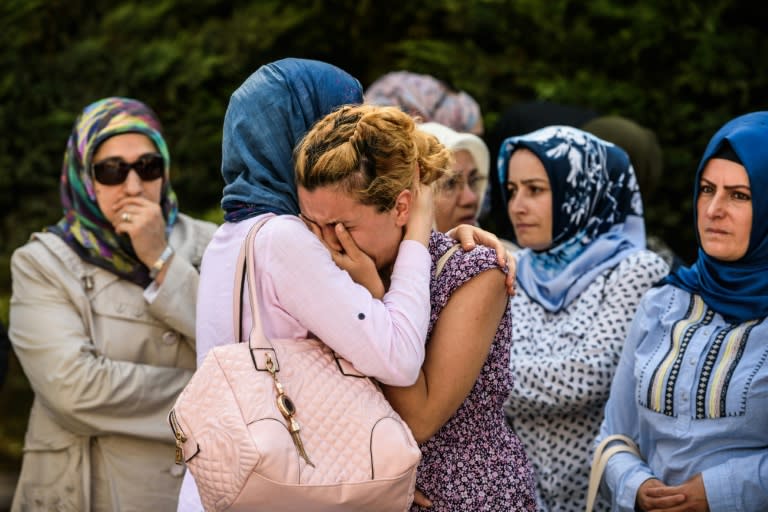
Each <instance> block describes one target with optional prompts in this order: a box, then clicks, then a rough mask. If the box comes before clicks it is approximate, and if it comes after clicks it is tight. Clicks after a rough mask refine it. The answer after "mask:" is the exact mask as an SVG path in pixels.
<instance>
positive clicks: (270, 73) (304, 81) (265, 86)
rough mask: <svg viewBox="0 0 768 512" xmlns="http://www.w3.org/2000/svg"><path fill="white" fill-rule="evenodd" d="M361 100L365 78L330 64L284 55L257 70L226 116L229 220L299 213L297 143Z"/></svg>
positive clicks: (223, 170) (224, 205)
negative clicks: (361, 79) (324, 120)
mask: <svg viewBox="0 0 768 512" xmlns="http://www.w3.org/2000/svg"><path fill="white" fill-rule="evenodd" d="M362 101H363V89H362V86H361V85H360V82H358V81H357V79H355V78H354V77H352V76H351V75H349V74H348V73H346V72H345V71H342V70H341V69H339V68H337V67H335V66H332V65H331V64H326V63H324V62H319V61H314V60H304V59H283V60H278V61H276V62H273V63H271V64H266V65H264V66H261V67H260V68H259V69H258V70H256V72H255V73H253V74H252V75H251V76H250V77H248V79H247V80H246V81H245V82H244V83H243V84H242V85H241V86H240V87H239V88H238V89H237V90H236V91H235V92H234V93H233V94H232V97H231V98H230V100H229V106H228V107H227V113H226V115H225V117H224V135H223V142H222V163H221V174H222V175H223V176H224V182H225V183H226V185H225V186H224V197H223V199H222V201H221V206H222V208H223V209H224V211H225V212H226V214H225V217H224V218H225V220H227V221H229V222H237V221H241V220H243V219H247V218H248V217H252V216H255V215H259V214H262V213H267V212H272V213H276V214H278V215H281V214H291V215H297V214H298V213H299V203H298V198H297V194H296V181H295V178H294V170H293V158H292V156H293V149H294V147H295V146H296V145H297V144H298V143H299V141H300V140H301V138H302V137H303V136H304V134H305V133H306V132H307V131H308V130H309V129H310V128H311V127H312V125H313V124H314V123H315V121H317V120H319V119H320V118H322V117H324V116H325V115H327V114H329V113H330V112H332V111H333V110H335V109H336V108H338V107H340V106H341V105H346V104H350V103H354V104H359V103H362Z"/></svg>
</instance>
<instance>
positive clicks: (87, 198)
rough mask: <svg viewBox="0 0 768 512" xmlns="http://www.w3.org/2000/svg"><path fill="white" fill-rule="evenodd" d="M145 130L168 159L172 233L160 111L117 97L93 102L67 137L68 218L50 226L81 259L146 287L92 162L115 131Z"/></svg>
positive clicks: (64, 185) (64, 194)
mask: <svg viewBox="0 0 768 512" xmlns="http://www.w3.org/2000/svg"><path fill="white" fill-rule="evenodd" d="M122 133H141V134H144V135H146V136H147V137H149V139H150V140H152V142H153V143H154V144H155V146H156V147H157V150H158V152H159V153H160V154H161V155H162V156H163V160H164V161H165V175H164V176H163V187H162V191H161V196H160V197H161V199H160V206H161V209H162V211H163V216H164V217H165V222H166V236H168V235H170V232H171V230H172V228H173V226H174V224H175V223H176V219H177V217H178V204H177V201H176V194H175V193H174V192H173V189H172V188H171V182H170V174H169V173H170V162H171V160H170V155H169V153H168V147H167V146H166V143H165V140H164V139H163V136H162V133H161V126H160V121H159V120H158V118H157V115H156V114H155V113H154V112H153V111H152V109H150V108H149V107H148V106H147V105H145V104H144V103H142V102H140V101H137V100H134V99H131V98H120V97H111V98H104V99H102V100H99V101H96V102H94V103H91V104H90V105H88V106H87V107H85V109H84V110H83V112H82V113H81V114H80V115H79V116H78V118H77V120H76V121H75V125H74V127H73V129H72V133H71V135H70V136H69V140H68V141H67V149H66V153H65V155H64V164H63V166H62V169H61V183H60V195H61V204H62V207H63V209H64V217H63V218H62V219H61V220H60V221H59V222H58V223H57V224H55V225H53V226H49V227H48V228H47V229H48V231H51V232H53V233H55V234H57V235H58V236H60V237H61V238H62V239H63V240H64V241H65V242H66V243H67V245H69V246H70V247H72V249H74V250H75V252H77V253H78V254H79V255H80V257H81V258H83V259H84V260H85V261H88V262H90V263H92V264H94V265H96V266H99V267H101V268H103V269H106V270H108V271H110V272H112V273H114V274H116V275H118V276H120V277H122V278H123V279H127V280H129V281H132V282H134V283H136V284H138V285H139V286H142V287H146V286H147V285H148V284H149V283H150V282H151V281H152V280H151V279H150V277H149V270H148V269H147V267H146V266H145V265H144V264H143V263H142V262H141V261H139V259H138V258H137V257H136V253H135V252H134V250H133V247H132V245H131V240H130V238H129V237H128V236H127V235H118V234H117V233H115V230H114V228H113V226H112V224H111V223H110V222H109V221H108V220H107V218H106V217H105V216H104V214H103V213H102V211H101V209H100V208H99V205H98V203H97V201H96V193H95V191H94V184H93V176H92V174H91V165H92V164H93V161H92V159H93V155H94V154H95V153H96V150H97V149H98V147H99V144H101V143H102V142H104V141H105V140H106V139H108V138H109V137H112V136H113V135H119V134H122Z"/></svg>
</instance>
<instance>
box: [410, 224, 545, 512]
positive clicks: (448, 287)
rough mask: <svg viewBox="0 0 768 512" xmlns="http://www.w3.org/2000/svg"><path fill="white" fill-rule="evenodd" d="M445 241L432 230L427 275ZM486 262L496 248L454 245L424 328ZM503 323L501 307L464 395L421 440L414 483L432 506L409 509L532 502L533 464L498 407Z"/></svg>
mask: <svg viewBox="0 0 768 512" xmlns="http://www.w3.org/2000/svg"><path fill="white" fill-rule="evenodd" d="M453 243H454V242H453V240H451V239H449V238H448V237H446V236H445V235H442V234H439V233H433V234H432V238H431V240H430V243H429V252H430V254H431V255H432V271H433V272H432V273H433V276H434V270H435V264H436V262H437V260H438V259H439V258H440V256H442V255H443V254H444V253H445V252H446V251H447V250H448V249H449V248H450V247H451V245H453ZM491 268H497V264H496V254H495V252H494V251H493V250H492V249H488V248H485V247H477V248H476V249H474V250H472V251H471V252H463V251H461V250H459V251H456V252H455V253H454V254H453V255H452V256H451V257H450V259H449V260H448V261H447V263H446V264H445V267H443V270H442V272H441V274H440V276H439V277H438V278H437V280H435V278H434V277H433V278H432V286H431V289H432V313H431V318H430V325H429V334H430V335H431V333H432V329H434V326H435V322H436V320H437V317H438V316H439V315H440V311H442V309H443V307H445V304H446V303H447V302H448V299H449V298H450V296H451V294H452V293H453V292H454V291H455V290H456V289H458V288H459V287H460V286H461V285H462V284H464V283H465V282H466V281H468V280H469V279H470V278H472V277H473V276H475V275H477V274H479V273H480V272H482V271H484V270H487V269H491ZM511 330H512V317H511V314H510V311H509V309H507V312H506V314H505V315H504V318H503V319H502V321H501V324H500V325H499V329H498V330H497V331H496V337H495V338H494V340H493V344H492V346H491V350H490V353H489V354H488V359H487V361H486V362H485V365H484V366H483V369H482V370H481V372H480V376H479V377H478V379H477V382H475V385H474V387H473V388H472V391H471V392H470V394H469V396H468V397H467V399H466V400H464V403H463V404H461V406H460V407H459V409H458V410H457V411H456V413H455V414H454V415H453V417H451V419H450V420H448V422H447V423H446V424H445V425H443V427H442V428H441V429H440V430H439V431H438V432H437V433H436V434H435V435H434V436H433V437H432V438H431V439H430V440H428V441H427V442H425V443H424V444H422V445H421V452H422V460H421V464H420V465H419V469H418V472H417V477H416V487H417V488H418V489H420V490H421V491H422V492H423V493H424V494H425V495H426V496H427V497H429V499H430V500H432V503H433V507H432V508H431V509H423V508H421V507H418V506H416V505H414V506H413V507H411V510H412V511H425V512H426V511H428V510H429V511H432V512H440V511H456V512H463V511H469V510H472V511H480V510H488V511H496V510H504V511H512V510H526V511H527V510H535V509H536V498H535V491H534V486H535V484H534V476H533V469H532V467H531V464H530V462H529V461H528V457H527V456H526V454H525V451H524V449H523V445H522V443H521V442H520V440H519V439H518V438H517V436H516V435H515V433H514V432H513V431H512V429H510V427H509V426H508V425H507V423H506V421H505V419H504V411H503V409H502V406H503V404H504V400H505V399H506V398H507V395H508V393H509V390H510V389H511V388H512V377H511V376H510V373H509V347H510V340H511V333H512V331H511ZM469 342H471V341H468V343H469Z"/></svg>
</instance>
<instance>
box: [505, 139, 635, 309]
mask: <svg viewBox="0 0 768 512" xmlns="http://www.w3.org/2000/svg"><path fill="white" fill-rule="evenodd" d="M519 148H526V149H529V150H530V151H532V152H533V153H534V154H535V155H536V156H537V157H538V158H539V160H541V163H542V164H543V165H544V169H545V170H546V171H547V176H548V177H549V183H550V187H551V189H552V210H553V211H552V245H551V246H550V247H549V249H546V250H544V251H533V250H531V249H525V250H523V251H521V253H520V255H519V257H518V263H517V281H518V282H519V283H520V286H521V288H522V289H523V290H524V291H525V292H526V293H527V294H528V296H529V297H531V299H533V300H534V301H536V302H538V303H539V304H541V305H542V306H543V307H544V308H545V309H547V310H548V311H552V312H557V311H560V310H561V309H563V308H565V307H566V306H568V304H570V303H571V302H572V301H573V299H575V298H576V297H578V296H579V294H581V292H582V291H584V289H585V288H586V287H587V286H589V285H590V284H591V283H592V281H593V280H594V279H595V278H596V277H597V276H598V275H599V274H600V273H601V272H603V271H604V270H606V269H608V268H612V267H614V266H616V265H617V264H618V263H619V262H620V261H621V260H623V259H624V258H626V257H627V256H628V255H629V254H630V253H632V252H635V251H637V250H640V249H644V248H645V225H644V222H643V202H642V199H641V197H640V190H639V188H638V185H637V178H636V177H635V171H634V170H633V169H632V165H631V164H630V162H629V157H628V156H627V153H626V152H625V151H624V150H623V149H621V148H619V147H618V146H615V145H613V144H611V143H610V142H606V141H604V140H601V139H599V138H597V137H595V136H593V135H591V134H589V133H587V132H584V131H582V130H579V129H577V128H572V127H570V126H549V127H546V128H542V129H540V130H537V131H534V132H531V133H529V134H527V135H522V136H520V137H510V138H508V139H506V140H505V141H504V142H503V143H502V144H501V148H500V149H499V160H498V172H499V183H500V185H501V193H502V199H503V204H504V205H506V204H507V203H508V201H509V196H508V192H507V187H506V183H507V172H508V167H509V159H510V157H511V155H512V153H513V152H514V151H515V150H516V149H519ZM507 220H509V218H508V217H507ZM513 241H514V242H516V241H517V240H515V239H514V237H513Z"/></svg>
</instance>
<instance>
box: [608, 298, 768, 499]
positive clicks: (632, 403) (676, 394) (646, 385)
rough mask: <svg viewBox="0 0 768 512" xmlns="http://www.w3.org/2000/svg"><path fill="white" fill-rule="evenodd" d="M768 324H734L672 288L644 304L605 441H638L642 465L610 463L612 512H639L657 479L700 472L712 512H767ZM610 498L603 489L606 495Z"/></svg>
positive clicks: (622, 459) (675, 481)
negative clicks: (642, 496)
mask: <svg viewBox="0 0 768 512" xmlns="http://www.w3.org/2000/svg"><path fill="white" fill-rule="evenodd" d="M767 359H768V322H766V321H765V319H761V320H757V321H754V320H753V321H748V322H744V323H741V324H733V323H728V322H727V321H725V319H724V318H723V317H722V316H721V315H720V314H718V313H716V312H714V311H713V310H712V309H710V308H709V307H707V305H706V304H705V303H704V301H703V300H702V299H701V297H700V296H698V295H691V294H690V293H688V292H686V291H684V290H682V289H680V288H676V287H674V286H672V285H665V286H662V287H660V288H654V289H652V290H651V291H649V292H648V293H647V294H646V296H645V297H644V298H643V301H642V302H641V304H640V307H639V308H638V311H637V315H636V317H635V319H634V321H633V323H632V326H631V328H630V332H629V336H628V338H627V341H626V344H625V345H624V351H623V353H622V356H621V361H620V362H619V367H618V369H617V372H616V376H615V378H614V381H613V385H612V388H611V395H610V398H609V400H608V403H607V405H606V410H605V420H604V422H603V424H602V427H601V431H600V436H599V437H598V439H597V441H596V443H598V442H599V441H600V440H601V439H602V438H603V437H605V436H607V435H610V434H614V433H621V434H626V435H629V436H630V437H632V438H633V439H635V440H636V441H637V442H638V444H639V446H640V451H641V455H642V457H643V459H644V460H645V461H647V462H643V461H641V460H640V459H638V458H637V457H635V456H633V455H630V454H627V453H619V454H616V455H614V456H613V457H611V459H610V461H609V463H608V466H607V468H606V471H605V474H604V478H603V486H606V485H607V487H608V489H609V490H610V493H611V496H612V501H613V510H622V511H623V510H626V511H634V510H635V497H636V494H637V490H638V488H639V486H640V484H642V483H643V482H644V481H645V480H647V479H648V478H652V477H656V478H659V479H660V480H661V481H662V482H664V483H665V484H667V485H679V484H681V483H683V482H685V481H686V480H688V479H689V478H691V477H692V476H694V475H696V474H698V473H702V476H703V480H704V487H705V490H706V495H707V501H708V502H709V507H710V510H713V511H716V510H728V511H765V510H768V361H767ZM603 492H605V488H603Z"/></svg>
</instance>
